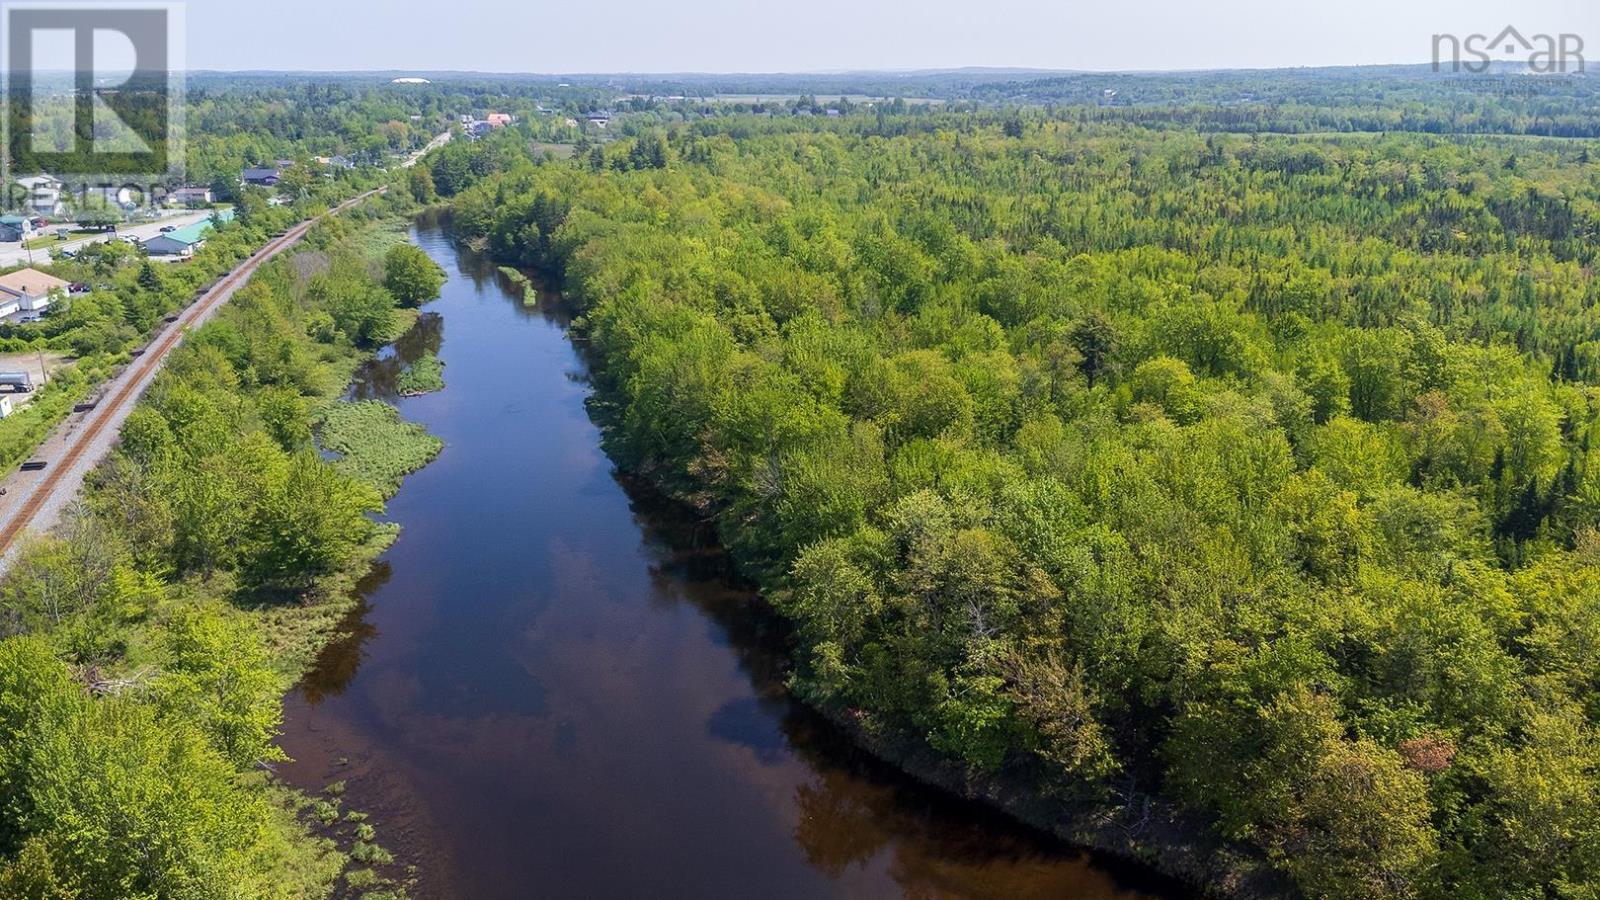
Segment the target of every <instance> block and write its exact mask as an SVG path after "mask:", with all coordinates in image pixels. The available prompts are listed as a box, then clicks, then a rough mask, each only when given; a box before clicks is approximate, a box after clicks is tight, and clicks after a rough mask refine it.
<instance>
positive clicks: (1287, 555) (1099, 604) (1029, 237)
mask: <svg viewBox="0 0 1600 900" xmlns="http://www.w3.org/2000/svg"><path fill="white" fill-rule="evenodd" d="M1008 121H1010V120H1008V119H1004V118H1000V117H987V116H974V117H971V118H969V119H962V118H961V117H959V116H948V117H945V118H942V119H940V120H939V122H940V125H941V127H933V128H930V127H920V126H919V127H914V128H911V129H909V130H907V131H905V132H904V133H899V134H898V135H897V136H885V133H892V132H894V131H895V129H894V127H893V120H890V122H889V123H888V124H887V125H885V126H884V127H881V128H878V129H859V130H855V131H852V130H850V129H849V128H848V127H846V128H843V129H835V128H815V129H805V128H796V127H792V126H791V125H789V124H787V123H782V122H775V121H771V120H766V121H763V120H755V121H746V120H729V121H728V123H727V127H726V128H721V127H719V126H718V125H715V124H711V123H700V124H698V125H696V126H694V127H692V128H680V129H676V130H673V131H671V132H670V133H666V134H659V135H656V136H654V137H652V138H650V139H649V140H648V142H645V141H637V142H636V141H628V140H624V141H618V142H614V143H612V144H610V145H608V146H605V147H603V148H600V149H599V150H598V151H597V153H594V154H590V155H589V156H588V158H584V157H578V158H576V159H574V160H572V161H570V162H552V161H549V160H543V159H533V160H515V159H511V160H508V159H505V158H504V157H503V156H502V157H500V158H493V159H491V158H489V157H488V156H487V154H489V153H491V152H493V151H491V150H488V149H486V148H481V147H473V148H460V149H458V150H456V151H454V152H455V153H456V154H457V156H456V157H454V158H453V161H452V162H449V163H441V165H449V166H458V167H459V174H460V176H461V178H460V179H456V178H454V177H452V178H441V177H438V176H439V174H440V173H438V172H436V173H435V176H436V177H435V180H436V184H437V186H438V189H439V190H440V191H441V192H442V193H446V194H454V200H453V203H454V209H455V222H456V226H457V228H458V229H459V230H460V231H461V232H463V234H464V236H466V237H468V238H472V239H481V240H483V241H484V242H485V243H486V244H487V246H489V247H490V248H491V249H492V250H493V251H494V252H495V253H496V254H498V255H499V256H501V257H502V258H504V259H506V260H508V261H515V262H519V263H523V264H531V265H538V266H544V267H546V268H548V269H550V270H552V271H553V272H556V273H559V274H561V275H562V276H564V279H565V284H566V287H567V290H568V293H569V295H570V296H571V297H572V298H573V299H574V301H575V302H576V303H577V304H578V306H579V307H580V308H581V310H582V312H583V318H582V319H581V321H580V325H579V327H581V328H582V329H583V330H584V332H585V334H586V335H587V336H588V337H589V338H590V339H591V340H592V342H593V346H594V348H595V351H596V353H597V355H598V358H599V359H600V360H601V363H602V371H601V386H602V390H601V397H602V398H603V399H604V400H605V401H606V403H605V405H603V406H602V407H601V409H602V410H603V412H604V414H605V415H606V416H607V417H608V418H609V419H610V420H611V421H612V424H613V426H614V427H613V429H612V432H611V435H612V449H613V451H614V452H615V453H616V454H617V455H618V457H619V458H620V460H621V461H622V462H623V463H624V464H625V465H627V466H629V467H631V468H634V469H637V470H640V471H643V472H647V473H649V474H651V475H652V476H653V477H655V478H656V479H657V480H658V481H659V482H660V483H661V484H663V485H665V486H666V487H668V488H669V489H670V490H672V491H673V492H675V493H676V494H678V495H679V496H682V497H685V498H687V499H690V500H691V501H693V502H696V503H698V504H700V505H701V506H702V507H703V508H704V509H706V510H707V511H708V512H711V513H714V514H715V515H716V517H717V521H718V522H719V523H720V525H721V528H722V532H723V536H724V538H725V540H726V542H727V543H728V544H729V545H730V546H732V547H733V548H734V550H735V551H736V553H737V555H738V558H739V559H740V560H741V562H742V563H743V565H744V566H745V567H746V569H747V571H749V572H750V573H751V574H752V575H753V576H754V577H756V578H757V579H758V580H759V581H760V583H761V584H762V585H763V587H764V588H766V589H767V591H768V593H769V595H770V597H771V598H772V600H773V602H774V603H775V604H776V605H777V606H778V607H779V608H780V609H781V610H782V611H783V612H785V613H786V614H787V615H788V616H789V617H790V618H791V619H792V620H793V621H794V623H795V626H796V629H797V632H798V640H799V642H800V645H801V646H800V648H799V653H798V657H797V659H798V663H797V670H796V672H795V674H794V683H795V687H796V688H797V690H798V691H799V692H800V693H801V694H802V695H803V696H805V697H807V698H809V699H810V700H812V701H813V702H815V703H817V704H819V705H822V706H824V707H828V708H832V709H837V710H847V709H848V710H852V711H854V715H855V716H857V717H858V718H859V719H861V720H862V721H865V722H867V723H869V725H868V727H872V728H877V729H880V730H881V731H883V732H885V733H894V734H902V735H909V736H912V737H915V738H917V739H921V740H926V742H927V743H928V744H930V745H931V746H932V747H934V748H936V749H938V750H940V751H942V752H943V753H945V754H947V755H949V756H950V757H952V758H955V759H959V760H963V761H965V763H966V764H968V765H970V766H972V767H974V768H976V769H979V770H984V771H989V772H1002V773H1005V774H1006V777H1020V778H1026V779H1030V780H1031V781H1032V783H1033V784H1034V785H1035V786H1036V787H1037V788H1038V789H1040V790H1043V791H1045V792H1048V793H1050V794H1053V795H1058V796H1070V797H1074V798H1078V799H1079V800H1083V801H1087V802H1099V803H1105V804H1107V805H1108V806H1110V807H1112V808H1114V809H1115V808H1121V809H1127V808H1131V807H1133V806H1135V805H1136V804H1137V803H1139V802H1140V801H1141V798H1143V797H1147V796H1150V795H1154V796H1158V797H1161V798H1165V799H1167V800H1169V801H1171V802H1174V803H1177V804H1179V805H1181V806H1182V807H1184V808H1185V809H1188V810H1190V811H1193V812H1196V813H1198V814H1200V815H1202V816H1204V817H1205V818H1206V819H1208V820H1209V821H1211V822H1212V823H1214V827H1215V828H1216V830H1217V832H1218V833H1219V834H1220V835H1222V836H1223V837H1225V838H1227V839H1229V840H1232V841H1236V842H1239V843H1241V844H1245V845H1249V846H1251V847H1254V848H1255V849H1256V850H1257V851H1258V852H1259V853H1260V854H1262V855H1263V856H1264V857H1265V858H1267V859H1269V860H1270V861H1271V862H1272V863H1273V864H1274V865H1276V866H1277V867H1278V868H1279V869H1280V870H1281V871H1282V872H1283V873H1285V874H1286V875H1287V876H1288V877H1290V878H1292V879H1293V880H1294V881H1295V882H1296V883H1297V884H1298V886H1299V887H1300V889H1302V890H1303V891H1304V892H1305V893H1306V894H1308V895H1310V896H1314V897H1354V896H1362V897H1382V896H1389V897H1409V896H1429V897H1501V896H1553V895H1571V896H1587V895H1588V894H1590V893H1593V892H1594V891H1596V890H1600V824H1597V823H1600V771H1597V768H1596V767H1597V765H1600V755H1597V748H1600V742H1597V739H1596V728H1597V726H1600V684H1597V682H1596V681H1595V678H1594V671H1595V663H1597V662H1600V660H1597V659H1593V658H1591V655H1592V654H1590V652H1589V651H1588V650H1586V649H1585V648H1588V647H1591V646H1593V645H1594V644H1595V643H1596V635H1597V631H1596V629H1597V628H1600V618H1597V614H1600V567H1597V566H1596V563H1600V534H1597V532H1596V528H1597V526H1600V521H1597V518H1596V516H1597V513H1600V505H1597V503H1600V501H1597V499H1596V498H1597V496H1600V457H1597V456H1596V452H1597V451H1596V450H1595V449H1594V448H1593V444H1594V437H1595V432H1596V429H1597V427H1600V391H1597V388H1596V385H1600V351H1597V348H1600V312H1597V310H1600V306H1597V304H1596V303H1595V293H1594V292H1595V288H1594V286H1593V283H1592V279H1591V278H1590V277H1589V269H1590V268H1591V267H1592V266H1593V264H1594V262H1595V259H1594V256H1595V248H1594V244H1593V240H1592V238H1593V235H1594V233H1595V231H1596V225H1597V223H1600V206H1597V201H1600V168H1597V167H1596V166H1597V163H1595V162H1591V161H1590V160H1589V159H1588V157H1587V156H1586V155H1584V154H1583V153H1582V148H1580V147H1577V146H1571V145H1566V144H1558V143H1540V142H1534V141H1529V140H1522V139H1499V138H1483V139H1464V138H1454V139H1440V138H1432V137H1425V136H1366V137H1342V138H1338V137H1318V138H1283V137H1225V136H1218V135H1210V136H1206V135H1200V134H1195V133H1192V132H1186V131H1184V130H1181V129H1176V128H1155V129H1152V128H1145V127H1137V126H1130V125H1128V124H1126V123H1113V124H1097V123H1094V122H1087V121H1082V117H1078V116H1070V117H1065V118H1063V119H1061V120H1051V119H1041V118H1038V117H1034V118H1030V119H1029V120H1028V123H1027V125H1026V127H1025V128H1018V127H1015V126H1011V127H1008ZM874 132H878V133H874ZM641 148H643V149H641ZM475 163H477V164H479V165H478V168H479V169H485V168H487V169H491V170H493V174H490V175H481V174H474V164H475ZM463 181H465V182H467V183H470V186H466V185H464V184H463V183H462V182H463Z"/></svg>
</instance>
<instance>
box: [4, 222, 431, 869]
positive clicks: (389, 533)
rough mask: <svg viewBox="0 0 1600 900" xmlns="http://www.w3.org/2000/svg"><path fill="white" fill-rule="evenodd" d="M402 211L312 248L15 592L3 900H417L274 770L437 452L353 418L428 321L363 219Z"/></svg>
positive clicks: (326, 226)
mask: <svg viewBox="0 0 1600 900" xmlns="http://www.w3.org/2000/svg"><path fill="white" fill-rule="evenodd" d="M393 209H394V207H390V208H388V209H385V208H384V206H383V204H382V203H380V204H379V205H378V208H375V209H372V210H370V211H367V212H363V211H361V210H357V211H355V212H352V213H346V214H345V217H343V218H338V219H331V220H328V221H326V222H324V223H323V224H321V225H319V226H317V227H316V228H315V229H314V230H313V231H312V233H311V235H310V237H309V238H308V240H307V242H306V244H305V245H304V246H303V249H300V250H298V251H296V252H295V253H293V254H292V255H287V256H284V257H280V258H278V259H275V260H273V261H272V262H270V263H269V264H267V265H266V266H264V267H263V268H262V269H260V270H259V271H258V272H257V273H256V274H255V276H254V277H253V278H252V279H251V280H250V282H249V283H248V285H246V286H245V287H244V288H243V289H241V290H240V291H239V292H238V293H237V294H236V295H235V296H234V298H233V299H232V300H231V302H230V303H229V304H228V305H227V306H226V307H225V308H224V309H223V311H222V312H221V313H220V314H219V315H218V316H217V317H216V318H215V319H214V320H213V321H211V322H210V323H208V324H206V325H205V326H204V327H202V328H200V329H198V330H196V331H195V332H194V333H193V334H191V335H190V336H189V338H188V339H187V340H186V341H185V342H184V343H183V344H182V345H181V347H180V348H179V349H177V350H176V351H174V353H173V354H172V356H171V357H170V358H169V360H168V363H167V365H166V367H165V368H164V370H163V371H162V373H161V375H160V376H158V378H157V380H156V382H155V383H154V385H153V386H152V388H151V389H150V390H149V391H148V392H147V394H146V395H145V397H144V399H143V401H142V402H141V403H140V404H139V406H138V407H137V408H136V409H135V410H134V412H133V413H132V415H130V416H129V418H128V421H127V422H126V424H125V425H124V426H123V430H122V438H121V441H120V443H119V445H118V447H117V449H116V450H115V451H114V452H113V454H112V456H111V457H110V458H109V459H108V460H107V461H106V462H105V463H104V464H103V465H102V466H101V467H100V468H99V469H97V470H96V471H95V472H94V473H93V475H92V476H91V478H90V481H89V483H88V484H87V485H86V488H85V490H84V492H83V494H82V495H81V496H80V498H79V501H78V503H77V504H76V505H75V506H74V508H73V509H72V510H71V511H70V513H69V515H68V517H67V521H66V523H65V524H64V525H63V526H62V527H61V528H60V529H58V530H57V532H56V533H54V534H52V535H51V536H49V537H45V538H39V539H36V540H34V541H33V542H32V543H31V544H29V545H28V546H26V547H25V548H24V549H23V550H22V551H21V553H20V555H19V558H18V559H17V560H16V561H15V563H14V564H13V566H12V567H11V569H10V571H9V572H8V573H7V577H6V578H5V580H4V581H3V582H0V634H3V635H4V639H3V640H0V852H3V853H4V856H5V859H4V862H3V863H0V897H6V898H30V900H68V898H72V900H92V898H104V900H129V898H176V897H195V898H200V897H205V898H214V897H238V898H268V897H278V898H283V900H300V898H305V897H314V896H328V895H329V894H330V893H331V892H332V891H333V890H334V889H335V887H336V885H347V886H349V887H351V888H353V887H355V886H356V885H358V884H359V885H361V886H363V887H367V888H371V889H372V890H371V891H370V892H368V893H367V894H366V896H369V897H381V896H390V897H397V896H402V894H400V893H396V892H392V891H390V890H389V889H390V888H396V887H398V886H396V885H391V884H390V883H389V882H388V880H387V879H386V878H385V877H383V876H380V875H379V874H378V873H376V872H375V871H373V870H372V869H371V868H363V867H362V866H361V865H360V864H361V863H364V862H384V861H386V860H388V859H389V857H388V854H387V851H384V850H383V849H382V848H381V847H379V846H377V845H376V844H375V843H373V838H374V836H375V830H374V828H373V826H372V825H371V824H369V823H367V822H366V821H365V820H364V817H363V816H361V815H360V814H359V813H358V812H356V811H353V810H352V811H341V810H340V809H339V808H338V807H337V805H336V802H337V800H336V798H335V799H334V800H333V801H330V800H328V799H313V798H309V797H306V796H304V795H300V794H297V793H294V792H292V791H290V790H289V789H287V788H285V787H283V786H281V785H280V784H279V783H278V782H276V781H275V780H273V779H271V778H270V777H269V775H268V772H267V770H268V769H270V765H271V764H272V763H274V762H277V761H279V760H281V759H283V758H284V757H283V753H282V751H281V750H279V749H278V748H277V747H276V746H274V744H273V741H274V739H275V738H276V736H277V733H278V723H279V720H280V715H281V712H280V710H281V698H282V694H283V693H284V691H285V690H286V689H287V688H288V687H289V686H290V685H291V684H292V683H293V682H294V681H295V680H296V679H298V678H299V676H300V673H301V671H302V670H303V668H304V667H305V665H306V663H307V661H308V659H309V657H310V656H311V655H313V654H314V653H315V652H316V649H317V648H318V647H319V646H320V644H321V642H322V641H323V640H325V639H326V638H327V636H328V635H329V634H331V633H333V631H334V629H335V627H336V625H337V622H338V620H339V618H340V617H341V615H342V614H343V612H344V610H345V609H347V608H348V604H349V599H348V597H349V593H348V591H349V586H350V583H351V582H352V581H353V580H354V579H355V578H357V577H359V576H360V575H361V574H362V573H364V571H365V570H366V569H367V567H368V566H369V565H370V562H371V559H372V558H373V557H374V556H375V555H376V554H377V552H379V551H380V550H381V549H382V548H383V547H384V546H385V545H386V544H387V543H388V542H389V541H390V540H392V539H393V537H394V526H389V525H383V524H380V523H378V522H376V521H374V520H373V519H372V518H371V516H370V514H371V513H373V512H375V511H378V510H381V508H382V506H383V503H384V500H385V498H386V497H387V496H388V495H389V494H392V493H393V491H394V489H395V488H396V487H397V484H398V479H399V477H400V476H401V475H403V474H404V473H405V472H407V471H410V470H412V469H415V468H418V467H420V466H421V465H423V464H425V463H426V462H427V461H428V460H429V459H431V458H432V457H433V456H434V455H435V454H437V453H438V451H439V449H440V444H439V442H438V440H437V439H435V438H433V437H431V436H429V435H427V434H426V433H425V432H422V431H421V430H420V429H417V428H416V427H415V426H403V425H402V424H401V423H399V422H398V421H397V419H396V417H395V416H394V415H393V413H394V410H393V409H392V408H391V407H388V406H386V405H384V404H352V403H345V402H341V401H338V400H337V399H336V398H337V397H338V396H339V395H340V394H341V393H342V392H343V389H344V386H345V384H346V383H347V381H348V380H349V377H350V373H351V371H352V370H353V369H354V367H355V366H356V364H357V363H358V362H360V361H361V360H362V359H364V358H365V357H366V356H367V355H369V354H370V353H371V352H372V351H373V350H375V349H376V348H377V347H378V346H380V345H381V344H382V343H384V342H385V341H387V340H390V339H392V338H393V337H394V336H395V335H397V334H398V333H399V332H401V331H403V330H404V328H405V327H407V326H409V324H410V323H411V321H412V320H413V318H414V316H415V313H414V312H411V311H410V310H408V309H405V308H404V304H401V303H399V302H398V301H397V300H396V299H395V297H394V295H393V294H391V293H390V291H389V290H388V289H387V288H386V287H385V286H384V282H385V280H386V268H387V267H386V266H385V264H384V257H385V255H388V256H395V257H405V254H403V253H401V254H396V253H395V252H394V251H393V250H392V249H389V248H392V247H393V246H394V245H395V243H396V242H398V241H401V240H403V237H402V235H401V233H400V232H399V231H396V230H394V229H392V228H385V227H382V226H380V225H375V224H372V223H370V222H369V221H367V219H366V218H364V216H372V217H379V218H382V217H384V216H392V215H393ZM347 219H349V220H350V221H347ZM257 237H258V238H259V235H257ZM233 246H234V245H233V244H232V243H231V242H229V241H226V240H224V239H222V238H219V239H218V240H216V241H213V242H211V243H210V244H208V246H207V248H206V251H205V252H206V253H207V254H216V255H218V256H219V257H220V256H221V255H225V254H227V253H229V252H232V251H231V250H225V249H223V248H225V247H227V248H232V247H233ZM408 249H409V248H408ZM204 265H205V263H204V262H203V261H201V262H196V263H191V264H190V266H189V267H188V268H186V269H183V270H180V274H175V275H171V276H160V277H165V278H171V279H174V280H176V279H178V278H181V277H183V276H182V274H181V273H183V272H197V273H198V272H203V271H204V269H203V268H202V267H203V266H204ZM129 267H130V268H131V269H133V270H134V271H139V270H140V267H139V266H138V265H131V266H129ZM148 268H149V264H148V263H145V264H144V269H145V270H146V271H148ZM136 281H137V279H136ZM105 296H106V297H107V298H110V297H115V296H117V294H114V293H109V292H108V293H107V294H106V295H105ZM97 308H100V307H98V306H95V305H93V304H83V305H82V306H78V305H75V306H74V312H80V311H83V310H85V309H97ZM373 406H376V407H381V408H382V410H383V411H387V413H388V415H383V414H381V413H380V414H378V415H376V416H375V415H373V411H372V410H371V409H370V407H373ZM319 431H321V432H325V433H326V434H325V439H324V440H323V441H322V442H321V443H322V446H324V447H326V448H327V449H328V450H329V451H331V452H332V453H333V456H332V458H331V459H330V458H324V456H323V455H321V454H319V452H318V449H319V447H318V444H317V443H316V442H315V441H314V435H315V434H317V433H318V432H319ZM352 837H353V843H352ZM342 850H348V851H349V855H350V857H353V858H354V860H355V862H350V860H349V858H348V857H347V855H346V854H345V853H342V852H341V851H342ZM386 885H388V887H386ZM386 891H389V892H388V893H386Z"/></svg>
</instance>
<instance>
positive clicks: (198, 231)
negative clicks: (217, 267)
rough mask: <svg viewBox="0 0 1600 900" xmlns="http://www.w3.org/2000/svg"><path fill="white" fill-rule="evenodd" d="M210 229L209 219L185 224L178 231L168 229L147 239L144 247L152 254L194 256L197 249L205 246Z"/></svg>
mask: <svg viewBox="0 0 1600 900" xmlns="http://www.w3.org/2000/svg"><path fill="white" fill-rule="evenodd" d="M209 231H211V223H210V222H209V221H205V222H196V223H194V224H193V225H185V226H183V227H182V228H179V229H177V230H176V231H168V232H166V233H165V234H158V235H156V236H155V237H153V238H149V239H147V240H146V241H145V242H144V249H145V252H146V253H149V254H150V255H151V256H193V255H194V252H195V251H196V250H199V249H200V248H201V247H204V246H205V243H206V233H207V232H209Z"/></svg>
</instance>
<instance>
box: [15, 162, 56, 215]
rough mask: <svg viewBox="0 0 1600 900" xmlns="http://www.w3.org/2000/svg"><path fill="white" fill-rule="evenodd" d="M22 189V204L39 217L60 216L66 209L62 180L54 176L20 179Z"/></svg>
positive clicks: (30, 176)
mask: <svg viewBox="0 0 1600 900" xmlns="http://www.w3.org/2000/svg"><path fill="white" fill-rule="evenodd" d="M17 184H18V185H20V186H21V187H22V190H23V196H22V202H23V203H24V204H25V205H27V207H28V208H29V209H31V210H32V211H33V213H34V215H37V216H45V217H50V216H58V215H60V214H61V211H62V210H63V209H65V208H66V204H64V203H62V202H61V179H59V178H56V177H55V176H54V175H46V174H43V173H41V174H39V175H29V176H28V177H26V178H18V179H17Z"/></svg>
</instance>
